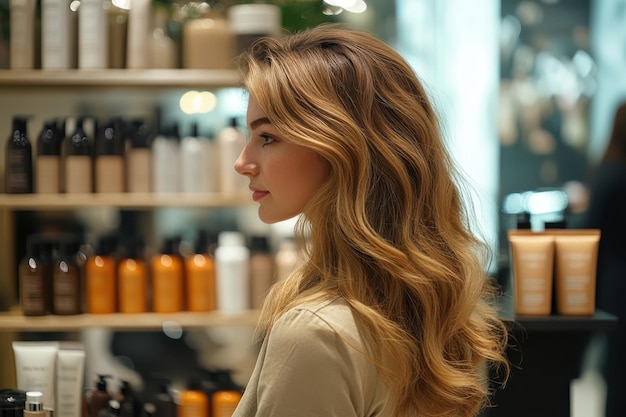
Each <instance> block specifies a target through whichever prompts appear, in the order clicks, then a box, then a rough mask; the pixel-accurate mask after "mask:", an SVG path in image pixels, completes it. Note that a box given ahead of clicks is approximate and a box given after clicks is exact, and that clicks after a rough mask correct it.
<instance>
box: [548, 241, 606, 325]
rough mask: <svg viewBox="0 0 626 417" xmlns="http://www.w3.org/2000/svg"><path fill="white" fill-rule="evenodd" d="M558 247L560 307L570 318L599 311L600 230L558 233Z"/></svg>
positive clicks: (557, 273) (558, 309)
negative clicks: (597, 301) (598, 266)
mask: <svg viewBox="0 0 626 417" xmlns="http://www.w3.org/2000/svg"><path fill="white" fill-rule="evenodd" d="M552 233H554V238H555V246H556V306H557V312H558V313H559V314H562V315H566V316H591V315H593V314H594V312H595V307H596V304H595V298H596V267H597V261H598V245H599V242H600V230H598V229H578V230H577V229H564V230H554V231H552Z"/></svg>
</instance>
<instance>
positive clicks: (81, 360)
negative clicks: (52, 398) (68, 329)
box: [55, 341, 85, 417]
mask: <svg viewBox="0 0 626 417" xmlns="http://www.w3.org/2000/svg"><path fill="white" fill-rule="evenodd" d="M58 349H59V350H58V351H57V363H56V386H55V391H56V409H55V411H56V415H58V416H63V417H82V414H81V413H82V395H83V382H84V381H83V380H84V372H85V347H84V346H83V344H82V343H80V342H67V341H62V342H59V343H58Z"/></svg>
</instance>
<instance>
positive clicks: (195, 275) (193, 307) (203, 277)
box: [185, 232, 215, 312]
mask: <svg viewBox="0 0 626 417" xmlns="http://www.w3.org/2000/svg"><path fill="white" fill-rule="evenodd" d="M185 277H186V279H187V310H189V311H196V312H202V311H212V310H215V264H214V259H213V257H212V256H211V255H209V241H208V237H207V234H206V233H204V232H199V234H198V239H197V241H196V244H195V248H194V253H193V254H191V255H189V256H187V257H186V259H185Z"/></svg>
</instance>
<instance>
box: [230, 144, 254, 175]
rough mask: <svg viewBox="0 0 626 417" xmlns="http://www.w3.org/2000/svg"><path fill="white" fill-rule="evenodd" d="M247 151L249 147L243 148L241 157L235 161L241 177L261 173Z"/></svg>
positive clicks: (236, 169)
mask: <svg viewBox="0 0 626 417" xmlns="http://www.w3.org/2000/svg"><path fill="white" fill-rule="evenodd" d="M247 149H248V147H247V146H246V147H245V148H243V150H242V151H241V153H240V154H239V157H238V158H237V160H236V161H235V171H237V172H238V173H239V174H241V175H245V176H248V177H249V176H253V175H256V174H257V173H258V172H259V167H258V165H257V164H256V163H254V162H253V161H252V160H251V159H250V157H249V155H248V153H247Z"/></svg>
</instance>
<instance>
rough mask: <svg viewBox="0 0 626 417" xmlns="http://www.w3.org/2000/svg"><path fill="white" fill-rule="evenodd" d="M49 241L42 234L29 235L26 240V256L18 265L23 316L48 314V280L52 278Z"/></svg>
mask: <svg viewBox="0 0 626 417" xmlns="http://www.w3.org/2000/svg"><path fill="white" fill-rule="evenodd" d="M51 252H52V247H51V243H50V242H49V241H48V240H47V238H45V237H44V236H42V235H30V236H29V237H28V239H27V242H26V257H25V258H24V259H23V260H22V261H21V262H20V265H19V280H20V304H21V307H22V314H24V315H25V316H43V315H46V314H49V313H50V311H51V308H50V294H49V292H48V291H47V287H48V282H49V281H51V280H52V269H51V259H50V256H51Z"/></svg>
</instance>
